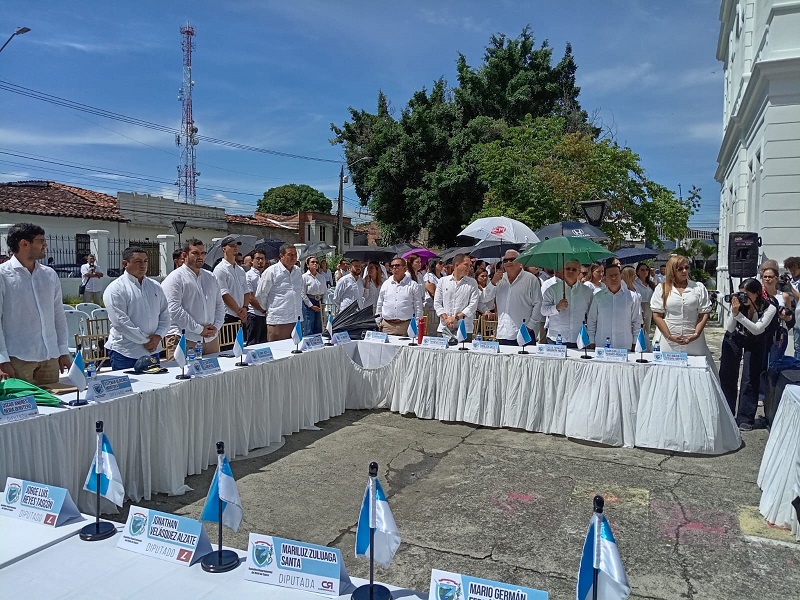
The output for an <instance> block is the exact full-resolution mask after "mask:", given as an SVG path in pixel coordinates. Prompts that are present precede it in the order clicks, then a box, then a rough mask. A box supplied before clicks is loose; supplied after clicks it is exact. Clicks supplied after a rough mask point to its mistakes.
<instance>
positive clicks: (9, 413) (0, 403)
mask: <svg viewBox="0 0 800 600" xmlns="http://www.w3.org/2000/svg"><path fill="white" fill-rule="evenodd" d="M38 416H39V407H37V406H36V398H34V397H33V395H28V396H20V397H19V398H9V399H8V400H0V423H11V422H12V421H23V420H25V419H30V418H32V417H38Z"/></svg>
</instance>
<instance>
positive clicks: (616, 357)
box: [594, 348, 628, 363]
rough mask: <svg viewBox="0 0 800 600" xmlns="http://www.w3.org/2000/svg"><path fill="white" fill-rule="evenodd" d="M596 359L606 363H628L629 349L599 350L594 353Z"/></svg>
mask: <svg viewBox="0 0 800 600" xmlns="http://www.w3.org/2000/svg"><path fill="white" fill-rule="evenodd" d="M594 357H595V358H596V359H597V360H602V361H605V362H620V363H626V362H628V350H627V348H597V349H595V351H594Z"/></svg>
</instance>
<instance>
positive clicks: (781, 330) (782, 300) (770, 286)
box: [761, 267, 795, 369]
mask: <svg viewBox="0 0 800 600" xmlns="http://www.w3.org/2000/svg"><path fill="white" fill-rule="evenodd" d="M761 282H762V283H763V285H764V291H765V292H766V293H767V295H768V296H769V297H770V298H772V299H773V300H775V304H776V305H777V308H778V318H777V319H776V321H775V327H773V329H774V335H773V336H771V338H772V339H771V342H772V343H768V344H767V347H766V349H765V352H766V357H767V362H766V363H764V368H765V369H766V368H767V367H768V366H769V365H770V364H771V363H772V362H773V361H776V360H778V359H779V358H781V357H782V356H783V355H784V353H785V352H786V346H787V345H788V344H789V330H790V329H792V327H794V325H795V323H794V295H793V294H791V293H790V292H789V291H788V290H787V289H786V285H787V284H786V283H784V282H783V281H781V280H780V278H779V277H778V270H777V269H773V268H772V267H767V268H765V269H763V270H762V271H761Z"/></svg>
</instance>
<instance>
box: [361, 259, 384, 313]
mask: <svg viewBox="0 0 800 600" xmlns="http://www.w3.org/2000/svg"><path fill="white" fill-rule="evenodd" d="M382 285H383V271H381V265H380V263H379V262H378V261H375V260H371V261H369V264H368V265H367V276H366V277H364V306H373V307H374V306H375V305H376V304H377V303H378V294H379V293H380V291H381V286H382Z"/></svg>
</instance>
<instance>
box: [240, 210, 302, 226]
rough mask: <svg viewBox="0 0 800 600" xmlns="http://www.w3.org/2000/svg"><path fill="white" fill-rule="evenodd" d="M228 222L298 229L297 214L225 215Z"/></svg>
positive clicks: (259, 213) (258, 213)
mask: <svg viewBox="0 0 800 600" xmlns="http://www.w3.org/2000/svg"><path fill="white" fill-rule="evenodd" d="M225 220H226V221H227V222H228V223H239V224H241V225H258V226H261V227H282V228H288V229H297V228H298V223H297V214H294V215H273V214H270V213H262V212H256V213H254V214H253V215H225Z"/></svg>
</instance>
